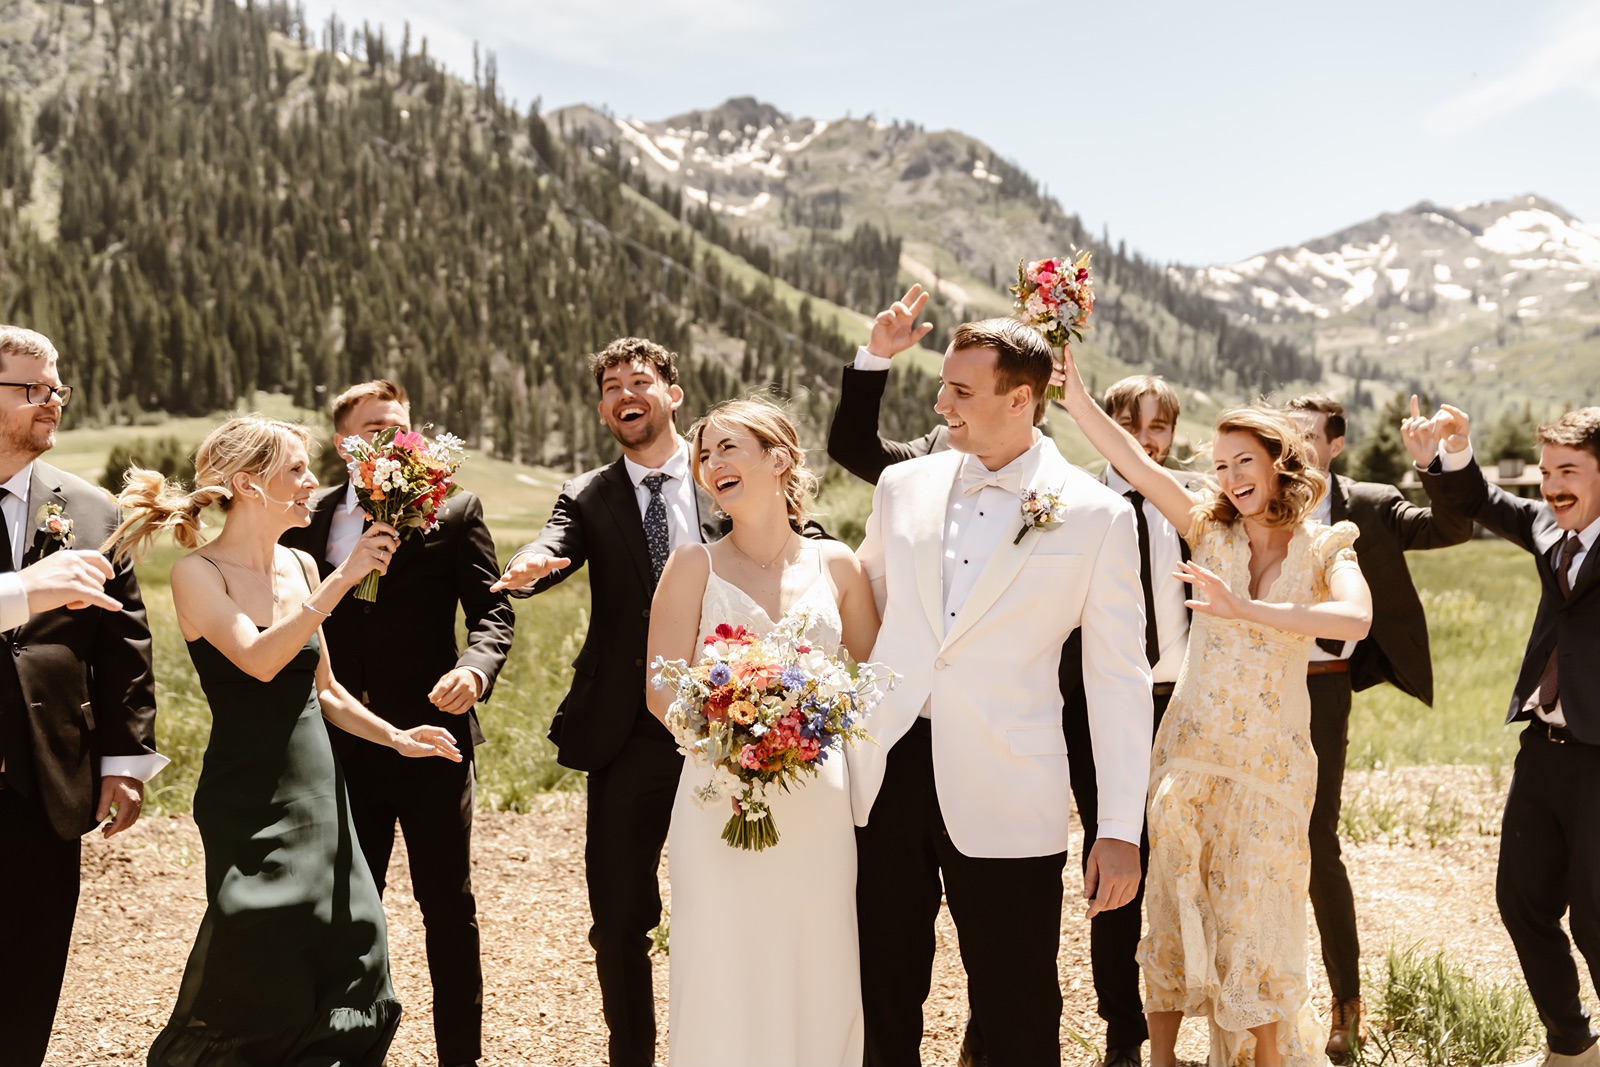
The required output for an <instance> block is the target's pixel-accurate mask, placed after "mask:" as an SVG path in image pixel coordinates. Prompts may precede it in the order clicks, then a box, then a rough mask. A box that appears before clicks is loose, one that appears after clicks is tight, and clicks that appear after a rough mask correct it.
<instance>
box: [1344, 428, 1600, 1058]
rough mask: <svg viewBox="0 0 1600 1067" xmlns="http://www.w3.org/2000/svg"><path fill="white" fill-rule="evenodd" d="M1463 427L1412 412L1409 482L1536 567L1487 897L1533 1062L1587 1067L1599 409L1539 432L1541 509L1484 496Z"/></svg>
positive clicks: (1597, 806)
mask: <svg viewBox="0 0 1600 1067" xmlns="http://www.w3.org/2000/svg"><path fill="white" fill-rule="evenodd" d="M1414 404H1415V400H1413V405H1414ZM1412 410H1413V412H1415V410H1416V409H1415V407H1413V409H1412ZM1469 429H1470V420H1469V419H1468V417H1467V415H1466V413H1465V412H1463V411H1460V410H1458V409H1456V408H1452V407H1444V408H1442V409H1441V410H1440V411H1439V413H1438V414H1437V415H1435V416H1434V417H1433V418H1432V419H1422V418H1421V417H1419V416H1417V415H1415V414H1413V417H1412V418H1409V419H1407V420H1406V422H1405V425H1404V434H1405V440H1406V447H1407V449H1408V450H1409V451H1410V452H1411V454H1412V457H1413V458H1414V459H1416V460H1417V462H1418V465H1419V466H1422V465H1427V471H1426V473H1425V474H1424V475H1423V479H1422V481H1423V485H1424V486H1425V487H1426V489H1427V491H1428V496H1429V498H1430V499H1431V500H1432V501H1433V502H1434V506H1435V509H1436V511H1437V512H1439V513H1441V514H1442V513H1444V512H1446V511H1448V512H1450V513H1451V514H1453V515H1458V516H1461V517H1463V518H1466V517H1470V518H1472V519H1476V520H1477V521H1478V522H1481V523H1482V524H1483V525H1484V526H1486V527H1487V528H1488V529H1490V530H1491V531H1493V532H1494V533H1496V534H1498V535H1499V536H1501V537H1503V538H1505V539H1506V540H1508V541H1510V542H1512V543H1513V544H1516V545H1520V546H1522V547H1523V548H1525V549H1527V550H1528V551H1529V552H1531V553H1532V554H1533V558H1534V561H1535V565H1536V567H1537V568H1538V572H1539V586H1540V594H1539V610H1538V613H1537V614H1536V615H1535V616H1534V620H1533V632H1532V633H1531V634H1530V635H1529V637H1528V646H1527V650H1526V651H1525V652H1524V653H1523V657H1522V669H1521V670H1520V671H1519V672H1518V674H1517V681H1516V686H1515V687H1514V689H1513V690H1512V694H1511V703H1510V705H1509V707H1508V708H1507V709H1506V722H1507V723H1508V724H1509V723H1512V722H1526V723H1527V724H1528V726H1527V728H1526V729H1524V730H1523V731H1522V738H1521V743H1520V745H1519V749H1518V752H1517V762H1516V767H1515V771H1514V773H1513V774H1512V776H1511V791H1510V793H1509V794H1508V795H1507V797H1506V810H1505V816H1504V819H1503V822H1502V824H1501V835H1500V865H1499V872H1498V876H1497V878H1496V883H1495V897H1496V900H1497V902H1498V903H1499V906H1500V918H1501V921H1503V922H1504V923H1505V924H1506V932H1507V933H1509V934H1510V935H1511V943H1512V944H1513V945H1515V946H1516V949H1517V959H1518V960H1519V961H1520V962H1521V964H1522V974H1523V977H1524V978H1526V979H1527V982H1528V991H1529V993H1531V994H1532V996H1533V1003H1534V1007H1536V1008H1538V1009H1539V1018H1540V1019H1541V1020H1542V1021H1543V1022H1544V1025H1545V1030H1546V1034H1547V1037H1548V1048H1547V1050H1546V1052H1545V1055H1544V1056H1543V1058H1542V1059H1540V1060H1538V1061H1535V1062H1540V1063H1543V1064H1546V1065H1551V1067H1554V1065H1569V1064H1579V1065H1585V1067H1590V1065H1596V1064H1600V1045H1597V1044H1596V1034H1595V1031H1594V1029H1593V1028H1592V1027H1591V1026H1590V1024H1589V1013H1588V1012H1587V1011H1586V1010H1585V1009H1584V1007H1583V1002H1582V1000H1581V999H1580V994H1579V991H1578V968H1577V963H1576V961H1575V960H1574V959H1573V956H1572V945H1571V943H1570V942H1569V941H1568V940H1567V935H1566V933H1565V932H1564V931H1563V930H1562V928H1561V917H1562V914H1563V913H1565V914H1566V915H1567V922H1568V925H1569V926H1570V927H1571V930H1572V940H1573V941H1576V942H1577V944H1578V949H1579V951H1581V952H1582V953H1583V958H1584V960H1585V961H1586V962H1587V963H1588V965H1589V975H1590V977H1591V978H1592V979H1593V980H1594V982H1595V983H1596V984H1597V985H1600V849H1597V848H1596V845H1597V844H1600V552H1597V551H1595V542H1596V541H1597V540H1600V408H1596V407H1588V408H1579V409H1578V410H1576V411H1569V412H1567V413H1566V414H1564V415H1562V416H1561V417H1560V418H1558V419H1556V420H1555V421H1554V422H1551V423H1547V424H1546V425H1544V426H1541V427H1539V428H1538V430H1537V432H1536V433H1535V435H1534V436H1535V439H1536V440H1537V441H1538V442H1539V444H1540V446H1541V450H1540V456H1539V473H1540V476H1541V479H1542V480H1541V483H1540V492H1541V494H1542V496H1543V499H1542V500H1525V499H1523V498H1522V497H1518V496H1513V495H1512V494H1510V493H1507V492H1506V491H1504V490H1503V489H1500V488H1499V487H1498V486H1494V485H1490V484H1489V483H1488V481H1487V480H1486V479H1485V478H1484V476H1483V472H1482V471H1481V470H1479V468H1478V464H1477V462H1476V460H1474V459H1473V456H1472V448H1471V443H1470V440H1469V437H1468V431H1469ZM1440 443H1442V445H1443V447H1442V448H1438V445H1439V444H1440ZM1435 450H1437V459H1434V460H1433V461H1432V462H1431V463H1430V462H1429V458H1430V457H1431V456H1432V455H1433V454H1434V452H1435ZM1376 587H1377V586H1376V583H1374V588H1376Z"/></svg>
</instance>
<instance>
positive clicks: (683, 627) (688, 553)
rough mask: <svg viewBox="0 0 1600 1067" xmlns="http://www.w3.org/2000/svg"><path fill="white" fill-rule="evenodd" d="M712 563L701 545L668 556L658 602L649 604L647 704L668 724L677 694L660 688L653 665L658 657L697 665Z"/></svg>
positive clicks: (678, 550) (657, 593)
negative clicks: (701, 606) (701, 613)
mask: <svg viewBox="0 0 1600 1067" xmlns="http://www.w3.org/2000/svg"><path fill="white" fill-rule="evenodd" d="M710 574H711V564H710V560H709V557H708V556H707V555H706V549H705V548H704V546H702V545H698V544H694V545H684V546H683V547H681V548H678V549H675V550H674V551H673V553H672V555H670V556H668V557H667V565H666V566H665V567H664V568H662V570H661V580H660V581H659V582H657V583H656V595H655V599H653V600H652V601H650V636H649V637H648V638H647V640H646V644H645V659H644V662H645V670H646V678H645V683H644V699H645V705H646V706H647V707H648V708H649V709H650V714H652V715H654V716H655V717H656V718H658V719H660V720H661V721H662V722H665V721H666V719H667V709H668V708H669V707H671V706H672V702H673V700H675V699H676V698H677V694H676V693H675V692H673V691H672V689H671V688H669V687H667V686H663V687H661V688H660V689H657V688H656V686H655V682H654V681H653V680H652V679H653V678H654V675H653V674H650V673H649V672H650V671H651V669H652V668H651V667H650V666H649V665H650V664H652V663H654V662H655V661H656V657H657V656H659V657H661V658H662V659H665V660H668V661H671V660H677V659H681V660H683V661H684V662H686V663H688V664H690V665H691V666H692V665H693V664H694V661H695V659H696V658H697V657H698V655H699V651H700V650H699V649H698V648H696V647H695V639H696V638H698V637H699V636H700V602H701V601H702V600H704V599H705V593H706V579H707V578H708V577H709V576H710Z"/></svg>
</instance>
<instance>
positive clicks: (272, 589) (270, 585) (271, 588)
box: [211, 545, 739, 605]
mask: <svg viewBox="0 0 1600 1067" xmlns="http://www.w3.org/2000/svg"><path fill="white" fill-rule="evenodd" d="M734 547H735V548H738V547H739V546H738V545H735V546H734ZM211 550H212V551H213V552H215V553H216V554H217V555H219V556H221V557H222V558H223V559H225V560H227V561H228V562H229V563H231V564H233V565H234V566H235V567H238V568H239V569H240V570H242V571H244V572H245V573H246V574H248V575H249V576H250V577H252V578H254V579H255V580H256V581H257V582H260V583H261V585H262V586H263V587H264V588H265V589H266V591H267V592H268V593H271V594H272V603H273V604H274V605H277V603H278V583H277V581H276V579H277V577H278V556H277V552H278V550H277V549H276V548H274V549H273V550H272V552H273V556H272V577H273V579H274V580H273V581H271V582H269V581H267V580H266V579H265V578H263V577H261V572H260V571H257V570H256V569H254V568H253V567H246V566H245V565H244V564H243V563H240V562H239V561H238V560H236V559H234V558H233V556H232V555H230V554H229V553H227V552H225V551H223V549H222V548H220V547H219V546H217V545H212V546H211Z"/></svg>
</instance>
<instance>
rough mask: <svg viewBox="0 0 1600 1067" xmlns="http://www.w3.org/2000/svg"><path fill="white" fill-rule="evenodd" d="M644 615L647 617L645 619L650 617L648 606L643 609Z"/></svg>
mask: <svg viewBox="0 0 1600 1067" xmlns="http://www.w3.org/2000/svg"><path fill="white" fill-rule="evenodd" d="M644 617H645V618H647V619H648V618H649V617H650V609H649V608H645V609H644Z"/></svg>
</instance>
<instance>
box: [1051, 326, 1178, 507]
mask: <svg viewBox="0 0 1600 1067" xmlns="http://www.w3.org/2000/svg"><path fill="white" fill-rule="evenodd" d="M1062 374H1063V375H1064V377H1065V382H1064V384H1063V388H1064V389H1065V390H1066V398H1065V399H1064V400H1062V401H1061V406H1062V407H1063V408H1065V409H1066V412H1067V414H1068V415H1071V416H1072V421H1074V422H1076V423H1077V424H1078V429H1080V430H1082V431H1083V435H1084V436H1085V437H1087V438H1088V439H1089V443H1090V444H1092V445H1094V447H1095V449H1096V450H1097V451H1099V453H1100V454H1101V455H1102V456H1104V457H1105V458H1106V462H1107V463H1110V464H1111V466H1112V467H1113V468H1115V470H1116V472H1117V473H1118V474H1120V475H1122V477H1124V478H1125V479H1127V481H1128V484H1129V485H1131V486H1133V487H1134V488H1135V489H1137V490H1139V492H1140V493H1141V494H1143V495H1144V498H1145V499H1146V500H1148V501H1150V503H1152V504H1154V505H1155V506H1156V509H1157V510H1158V511H1160V512H1161V514H1162V515H1164V516H1166V519H1167V521H1168V522H1170V523H1172V525H1173V527H1174V528H1175V529H1176V530H1177V531H1178V533H1179V534H1180V535H1181V534H1187V533H1188V531H1189V526H1190V512H1192V511H1193V510H1194V506H1195V504H1196V503H1197V502H1198V501H1199V499H1200V498H1199V497H1197V496H1196V495H1194V494H1193V493H1191V492H1189V490H1188V489H1186V488H1185V487H1184V484H1183V483H1182V482H1181V481H1179V480H1178V476H1177V475H1176V474H1175V473H1173V472H1172V471H1170V470H1168V469H1167V468H1165V467H1163V466H1161V465H1160V464H1159V463H1157V462H1156V461H1155V460H1153V459H1151V458H1150V457H1149V456H1148V455H1146V454H1145V451H1144V449H1143V448H1142V447H1140V445H1139V442H1138V441H1136V440H1135V439H1134V437H1133V435H1132V434H1130V433H1129V432H1128V431H1127V430H1124V429H1123V428H1122V427H1121V426H1118V425H1117V421H1116V420H1115V419H1113V418H1112V417H1111V416H1110V415H1107V414H1106V413H1105V410H1104V409H1103V408H1101V407H1100V405H1099V404H1097V403H1095V399H1094V397H1092V396H1090V395H1089V390H1088V388H1087V387H1086V386H1085V385H1084V384H1083V377H1082V376H1081V375H1080V374H1079V373H1078V364H1077V362H1076V361H1075V360H1074V359H1073V358H1072V350H1071V349H1070V348H1068V349H1066V350H1065V351H1064V353H1063V359H1062Z"/></svg>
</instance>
